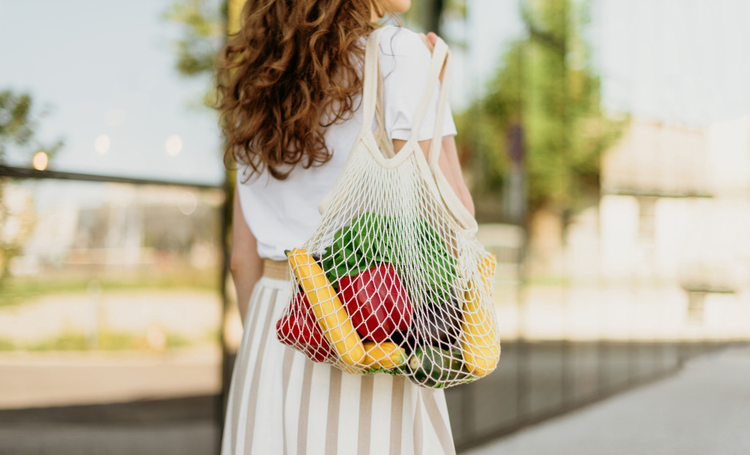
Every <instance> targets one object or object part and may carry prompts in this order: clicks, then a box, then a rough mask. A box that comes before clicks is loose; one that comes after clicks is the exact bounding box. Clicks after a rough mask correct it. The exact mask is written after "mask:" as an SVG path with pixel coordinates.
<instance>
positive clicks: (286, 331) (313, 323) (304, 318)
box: [276, 291, 334, 362]
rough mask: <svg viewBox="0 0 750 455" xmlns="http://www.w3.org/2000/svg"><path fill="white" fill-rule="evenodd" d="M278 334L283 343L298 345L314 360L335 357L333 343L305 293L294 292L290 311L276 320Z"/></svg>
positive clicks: (297, 346) (318, 360) (323, 360)
mask: <svg viewBox="0 0 750 455" xmlns="http://www.w3.org/2000/svg"><path fill="white" fill-rule="evenodd" d="M276 336H277V337H278V338H279V341H281V342H282V343H284V344H286V345H288V346H291V347H296V348H298V349H299V350H300V351H302V353H303V354H305V355H306V356H307V357H309V358H310V359H311V360H313V361H314V362H325V361H326V360H329V359H331V358H333V356H334V352H333V349H332V348H331V343H330V342H329V341H328V339H327V338H326V337H325V335H324V334H323V330H322V329H321V328H320V325H319V324H318V321H317V320H316V319H315V313H313V309H312V307H311V306H310V302H309V301H308V300H307V296H305V293H304V292H302V291H300V292H297V293H296V294H294V297H292V302H291V304H290V307H289V311H288V312H286V313H285V314H284V316H283V317H282V318H281V319H279V320H278V322H276Z"/></svg>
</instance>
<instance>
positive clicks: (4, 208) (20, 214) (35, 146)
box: [0, 90, 63, 283]
mask: <svg viewBox="0 0 750 455" xmlns="http://www.w3.org/2000/svg"><path fill="white" fill-rule="evenodd" d="M45 114H46V112H44V111H43V112H41V113H40V114H38V116H37V115H35V111H34V103H33V100H32V98H31V95H29V94H27V93H21V94H18V93H14V92H13V91H11V90H4V91H0V164H2V163H5V160H6V157H7V155H8V152H9V151H11V150H12V151H13V152H14V153H15V154H16V155H17V156H18V157H19V158H20V159H21V160H23V161H26V160H28V161H29V162H30V161H31V156H33V155H34V154H35V153H37V152H45V153H46V154H47V156H48V157H49V158H50V159H51V158H52V157H53V156H54V155H55V153H57V151H58V150H60V148H61V147H62V145H63V142H62V141H61V140H58V141H56V142H54V143H52V144H43V143H42V142H41V141H39V139H38V138H37V128H38V126H39V123H38V120H37V118H38V117H42V116H44V115H45ZM7 193H8V188H7V187H6V183H5V182H4V181H2V180H0V283H2V282H3V281H4V280H5V279H6V278H7V276H8V266H9V265H10V261H11V259H13V257H15V256H17V255H18V254H20V252H21V250H22V248H23V245H24V243H25V241H26V239H27V238H28V237H29V235H31V231H32V229H33V227H34V210H33V205H32V203H31V201H18V200H13V201H9V200H8V197H7Z"/></svg>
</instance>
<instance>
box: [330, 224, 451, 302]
mask: <svg viewBox="0 0 750 455" xmlns="http://www.w3.org/2000/svg"><path fill="white" fill-rule="evenodd" d="M394 232H405V233H410V234H411V235H404V236H400V237H399V240H400V241H401V242H402V243H401V244H400V245H396V244H395V242H396V241H397V239H396V238H395V237H394V235H393V233H394ZM405 239H406V240H405ZM404 241H407V242H410V243H411V244H406V245H404V244H403V242H404ZM321 259H322V265H323V270H325V272H326V276H327V277H328V281H330V282H331V283H332V284H333V286H334V287H335V288H336V290H337V291H338V281H339V279H340V278H341V277H344V276H351V277H353V276H355V275H357V274H358V273H360V272H361V271H363V270H367V269H369V268H371V267H374V266H375V265H377V264H380V263H388V264H391V265H393V266H394V267H395V268H396V269H397V271H398V272H399V276H401V278H402V279H403V280H404V281H407V282H410V283H413V280H415V279H419V280H421V281H422V282H423V283H424V285H426V287H427V288H428V289H429V290H431V291H432V292H434V293H436V294H438V295H439V296H440V297H442V298H440V299H438V300H439V301H443V302H447V301H449V300H450V296H451V292H450V290H451V284H452V283H453V281H454V280H455V279H456V260H455V258H453V256H451V255H450V254H449V253H448V251H447V250H446V248H445V244H444V243H443V241H442V240H441V239H440V237H439V236H438V233H437V232H436V231H435V230H434V229H433V228H432V227H431V226H430V225H428V224H427V223H425V222H424V221H422V220H405V219H403V218H395V217H384V216H380V215H376V214H374V213H369V212H368V213H363V214H362V215H360V216H358V217H357V218H355V219H354V220H352V222H351V224H350V225H349V226H345V227H343V228H341V229H339V230H338V231H337V232H336V234H335V235H334V238H333V243H332V244H331V245H330V246H329V247H328V248H326V249H325V251H324V252H323V255H322V256H321ZM415 303H416V302H415Z"/></svg>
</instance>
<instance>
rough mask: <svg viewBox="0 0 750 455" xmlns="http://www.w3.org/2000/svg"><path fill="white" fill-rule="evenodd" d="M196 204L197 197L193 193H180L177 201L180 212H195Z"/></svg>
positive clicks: (187, 213) (186, 213)
mask: <svg viewBox="0 0 750 455" xmlns="http://www.w3.org/2000/svg"><path fill="white" fill-rule="evenodd" d="M197 206H198V199H196V197H195V195H194V194H193V193H191V192H189V191H185V192H184V193H182V194H181V195H180V200H179V201H178V202H177V207H179V209H180V212H182V213H184V214H185V215H191V214H192V213H193V212H195V208H196V207H197Z"/></svg>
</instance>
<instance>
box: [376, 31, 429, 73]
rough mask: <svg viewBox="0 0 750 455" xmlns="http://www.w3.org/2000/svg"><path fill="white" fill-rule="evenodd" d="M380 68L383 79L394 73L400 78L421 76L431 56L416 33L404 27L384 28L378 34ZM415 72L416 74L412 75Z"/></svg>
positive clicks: (426, 69)
mask: <svg viewBox="0 0 750 455" xmlns="http://www.w3.org/2000/svg"><path fill="white" fill-rule="evenodd" d="M379 41H380V67H381V71H382V72H383V76H384V77H386V78H387V77H388V75H390V74H392V73H393V72H394V71H396V73H400V74H401V75H402V76H399V78H401V77H411V76H423V75H422V73H425V72H426V71H428V69H429V66H430V59H431V54H430V51H429V50H428V49H427V46H425V44H424V42H423V41H422V38H421V37H420V36H419V34H418V33H416V32H414V31H412V30H409V29H408V28H405V27H386V28H385V29H384V30H383V31H382V32H381V33H380V39H379ZM414 72H416V74H414Z"/></svg>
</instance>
